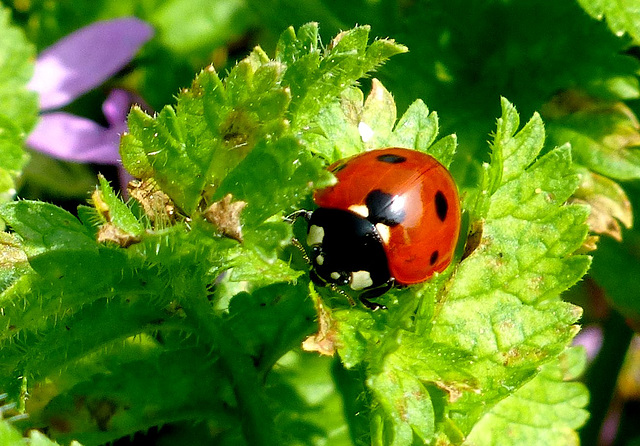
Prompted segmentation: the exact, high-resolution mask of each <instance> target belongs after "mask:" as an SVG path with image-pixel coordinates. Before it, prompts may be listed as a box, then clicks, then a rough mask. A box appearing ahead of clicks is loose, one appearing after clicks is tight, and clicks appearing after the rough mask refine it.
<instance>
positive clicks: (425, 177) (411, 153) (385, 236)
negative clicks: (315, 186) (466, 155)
mask: <svg viewBox="0 0 640 446" xmlns="http://www.w3.org/2000/svg"><path fill="white" fill-rule="evenodd" d="M330 170H331V171H332V172H333V173H334V174H335V176H336V178H337V179H338V182H337V184H336V185H334V186H332V187H329V188H326V189H322V190H319V191H317V192H316V194H315V196H314V199H315V201H316V203H317V204H318V206H320V207H321V208H330V209H341V210H343V211H350V212H353V213H355V214H357V215H359V216H361V217H363V218H365V219H367V220H368V221H370V222H371V223H373V224H374V225H375V228H376V229H377V230H378V233H379V235H380V239H381V242H382V244H383V247H384V250H385V252H386V255H387V261H388V267H389V270H390V273H391V276H392V277H393V278H394V279H395V281H396V282H397V283H400V284H407V285H408V284H413V283H419V282H423V281H425V280H427V279H429V278H430V277H431V276H432V275H433V274H434V273H435V272H441V271H443V270H444V269H445V268H446V267H447V266H448V265H449V263H450V262H451V259H452V256H453V252H454V250H455V246H456V243H457V240H458V235H459V231H460V204H459V199H458V192H457V188H456V185H455V183H454V181H453V179H452V178H451V175H450V174H449V172H448V171H447V169H446V168H445V167H444V166H443V165H442V164H440V163H439V162H438V161H437V160H436V159H435V158H433V157H431V156H430V155H427V154H425V153H422V152H418V151H415V150H409V149H401V148H388V149H379V150H373V151H370V152H365V153H363V154H360V155H357V156H355V157H352V158H349V159H346V160H343V161H339V162H338V163H336V164H334V165H333V166H331V167H330Z"/></svg>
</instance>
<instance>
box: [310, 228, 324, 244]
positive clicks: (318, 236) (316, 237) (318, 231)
mask: <svg viewBox="0 0 640 446" xmlns="http://www.w3.org/2000/svg"><path fill="white" fill-rule="evenodd" d="M322 240H324V228H323V227H322V226H317V225H311V227H310V228H309V233H308V234H307V245H309V246H315V245H321V244H322Z"/></svg>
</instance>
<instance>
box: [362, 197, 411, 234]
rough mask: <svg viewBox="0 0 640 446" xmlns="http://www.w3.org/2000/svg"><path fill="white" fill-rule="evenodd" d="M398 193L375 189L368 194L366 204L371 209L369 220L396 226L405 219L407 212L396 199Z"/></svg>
mask: <svg viewBox="0 0 640 446" xmlns="http://www.w3.org/2000/svg"><path fill="white" fill-rule="evenodd" d="M397 198H398V196H397V195H391V194H388V193H386V192H382V191H381V190H380V189H375V190H373V191H371V192H369V194H368V195H367V198H366V199H365V204H366V205H367V209H369V216H368V217H367V220H369V221H370V222H372V223H373V224H374V225H375V224H378V223H382V224H383V225H387V226H396V225H399V224H400V223H402V222H403V221H404V218H405V215H406V214H405V212H404V208H403V207H402V206H398V205H397V204H396V203H394V201H395V200H396V199H397Z"/></svg>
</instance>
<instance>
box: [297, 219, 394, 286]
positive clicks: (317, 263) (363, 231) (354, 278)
mask: <svg viewBox="0 0 640 446" xmlns="http://www.w3.org/2000/svg"><path fill="white" fill-rule="evenodd" d="M307 245H308V246H309V247H310V248H311V254H310V258H311V263H312V265H313V269H314V271H315V274H316V275H317V276H318V278H319V279H320V280H322V281H323V282H324V283H327V284H334V285H337V286H349V287H350V288H351V289H353V290H358V291H359V290H364V289H369V288H376V287H379V286H382V285H384V284H386V283H388V282H389V281H390V279H391V277H390V273H389V267H388V264H387V257H386V253H385V250H384V247H383V240H382V238H381V236H380V234H379V232H378V230H377V229H376V226H375V225H374V224H373V223H372V222H371V221H369V220H368V219H367V218H364V217H362V216H361V215H359V214H358V213H357V212H352V211H349V210H341V209H331V208H319V209H316V210H315V211H314V212H313V214H312V215H311V218H310V220H309V229H308V234H307Z"/></svg>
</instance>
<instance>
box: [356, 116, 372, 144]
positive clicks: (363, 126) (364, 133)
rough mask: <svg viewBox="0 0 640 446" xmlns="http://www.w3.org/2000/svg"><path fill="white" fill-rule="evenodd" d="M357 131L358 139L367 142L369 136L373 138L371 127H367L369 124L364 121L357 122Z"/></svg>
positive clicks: (369, 139) (369, 138)
mask: <svg viewBox="0 0 640 446" xmlns="http://www.w3.org/2000/svg"><path fill="white" fill-rule="evenodd" d="M358 133H360V139H362V142H369V141H371V138H373V133H374V132H373V129H372V128H371V127H369V124H367V123H366V122H362V121H361V122H360V123H358Z"/></svg>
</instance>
